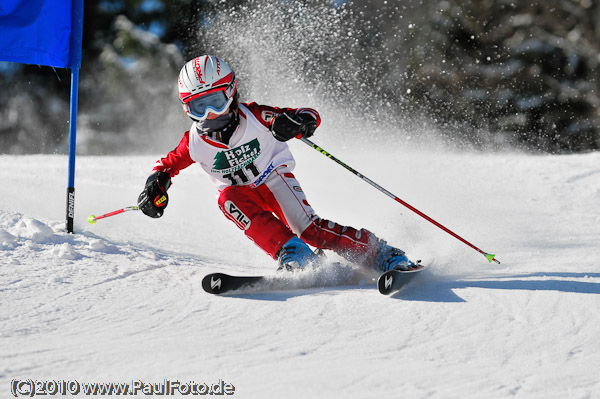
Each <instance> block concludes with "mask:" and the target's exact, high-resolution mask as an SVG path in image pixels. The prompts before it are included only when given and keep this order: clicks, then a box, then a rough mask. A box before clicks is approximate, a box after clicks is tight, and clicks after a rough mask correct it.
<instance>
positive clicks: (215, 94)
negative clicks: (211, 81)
mask: <svg viewBox="0 0 600 399" xmlns="http://www.w3.org/2000/svg"><path fill="white" fill-rule="evenodd" d="M231 101H232V99H231V98H227V96H226V95H225V88H222V89H217V90H215V91H210V92H208V93H202V94H199V95H197V96H192V97H190V99H189V100H185V101H184V104H186V105H187V108H188V112H189V113H190V114H192V115H194V116H195V117H196V118H199V119H201V120H204V119H206V117H207V116H208V113H209V112H212V113H214V114H216V115H221V114H223V113H225V111H226V110H227V108H229V105H230V104H231Z"/></svg>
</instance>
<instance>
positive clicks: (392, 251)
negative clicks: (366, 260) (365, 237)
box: [373, 240, 418, 272]
mask: <svg viewBox="0 0 600 399" xmlns="http://www.w3.org/2000/svg"><path fill="white" fill-rule="evenodd" d="M417 266H418V265H417V264H416V263H415V262H413V261H411V260H409V259H408V258H407V257H406V255H405V254H404V251H402V250H400V249H398V248H394V247H392V246H390V245H388V244H387V242H386V241H384V240H379V242H378V243H377V254H376V255H375V262H374V264H373V269H375V270H377V271H381V272H387V271H388V270H394V269H398V270H410V269H412V268H414V267H417Z"/></svg>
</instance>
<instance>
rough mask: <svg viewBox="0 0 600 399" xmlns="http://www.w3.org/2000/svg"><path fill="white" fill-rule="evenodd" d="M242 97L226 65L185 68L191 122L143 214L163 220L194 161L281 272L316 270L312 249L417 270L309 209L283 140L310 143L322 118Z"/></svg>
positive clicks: (203, 60) (182, 77) (155, 179)
mask: <svg viewBox="0 0 600 399" xmlns="http://www.w3.org/2000/svg"><path fill="white" fill-rule="evenodd" d="M238 98H239V94H238V91H237V79H236V77H235V74H234V73H233V71H232V70H231V68H230V67H229V66H228V65H227V64H226V63H225V62H224V61H223V60H221V59H219V58H217V57H214V56H210V55H204V56H201V57H197V58H195V59H193V60H191V61H189V62H187V63H186V64H185V65H184V66H183V68H182V69H181V72H180V73H179V99H180V100H181V103H182V105H183V109H184V111H185V113H186V114H187V115H188V116H189V117H190V118H191V119H192V120H193V121H194V122H193V123H192V126H191V128H190V130H189V131H188V132H185V134H184V135H183V138H182V139H181V141H180V143H179V145H178V146H177V147H176V148H175V149H174V150H173V151H171V152H169V153H168V154H167V156H166V157H164V158H161V159H160V160H158V161H157V162H156V164H155V166H154V169H153V170H152V172H153V173H152V174H151V175H150V176H149V177H148V179H147V181H146V185H145V187H144V191H143V192H142V193H141V194H140V196H139V198H138V205H139V207H140V209H141V210H142V212H143V213H144V214H146V215H148V216H150V217H153V218H158V217H161V216H162V215H163V212H164V210H165V208H166V207H167V204H168V196H167V190H168V189H169V186H170V185H171V178H172V177H174V176H175V175H177V174H178V173H179V172H180V171H181V170H182V169H185V168H187V167H188V166H190V165H191V164H193V163H195V162H197V163H199V164H200V166H201V167H202V168H203V169H204V171H205V172H206V173H208V175H209V176H210V178H211V180H212V181H213V182H214V183H215V184H216V185H217V189H218V190H219V199H218V203H219V208H220V209H221V211H222V212H223V213H224V214H225V216H226V217H227V218H228V219H229V220H231V221H232V222H233V223H235V225H236V226H237V227H239V228H240V229H241V230H243V231H244V233H245V234H246V236H247V237H248V238H250V239H251V240H252V241H254V243H255V244H256V245H258V246H259V247H260V248H261V249H262V250H264V251H265V252H266V253H267V254H269V256H271V257H272V258H273V259H276V260H277V261H278V264H279V269H278V270H290V271H292V270H295V269H299V268H304V267H306V266H307V265H316V264H318V263H319V257H318V256H317V255H316V254H315V253H314V252H313V251H312V250H311V249H310V247H309V246H308V245H307V244H309V245H311V246H313V247H315V248H321V249H331V250H333V251H334V252H336V253H337V254H339V255H341V256H342V257H344V258H346V259H347V260H349V261H350V262H353V263H356V264H359V265H362V266H364V267H367V268H374V269H375V270H378V271H387V270H391V269H396V268H397V269H402V270H408V269H410V268H413V267H415V266H416V265H415V264H414V263H413V262H411V261H410V260H408V258H407V257H406V256H405V255H404V252H403V251H401V250H399V249H397V248H394V247H391V246H389V245H387V243H386V241H384V240H382V239H379V238H377V237H376V236H375V235H374V234H373V233H371V232H370V231H368V230H366V229H360V230H357V229H355V228H353V227H348V226H341V225H339V224H337V223H334V222H332V221H329V220H325V219H321V218H320V217H319V216H317V214H316V213H315V211H314V210H313V209H312V207H311V206H310V205H309V203H308V201H307V200H306V196H305V194H304V192H303V191H302V188H301V187H300V183H298V180H296V178H295V177H294V175H293V174H292V170H293V169H294V165H295V161H294V158H293V157H292V154H291V152H290V149H289V147H288V145H287V143H286V141H288V140H290V139H292V138H294V137H298V138H299V137H302V136H303V137H310V136H312V135H313V133H314V132H315V129H316V128H317V127H318V126H319V124H320V123H321V118H320V116H319V114H318V113H317V111H315V110H314V109H311V108H277V107H271V106H266V105H258V104H256V103H254V102H250V103H239V102H238Z"/></svg>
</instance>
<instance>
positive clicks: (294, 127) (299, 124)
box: [271, 111, 317, 141]
mask: <svg viewBox="0 0 600 399" xmlns="http://www.w3.org/2000/svg"><path fill="white" fill-rule="evenodd" d="M316 129H317V121H316V120H315V118H313V117H312V116H310V115H307V114H294V113H293V112H291V111H285V112H284V113H282V114H280V115H278V116H276V117H275V119H273V124H272V125H271V133H272V134H273V137H275V138H276V139H277V140H279V141H288V140H290V139H293V138H294V137H306V138H308V137H310V136H312V135H313V134H314V133H315V130H316Z"/></svg>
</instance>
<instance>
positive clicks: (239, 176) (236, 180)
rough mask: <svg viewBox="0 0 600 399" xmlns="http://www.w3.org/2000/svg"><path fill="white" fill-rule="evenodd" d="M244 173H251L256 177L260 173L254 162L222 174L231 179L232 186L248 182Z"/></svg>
mask: <svg viewBox="0 0 600 399" xmlns="http://www.w3.org/2000/svg"><path fill="white" fill-rule="evenodd" d="M246 173H252V175H253V177H258V175H259V174H260V173H259V171H258V168H257V167H256V165H254V162H252V163H250V164H248V165H246V166H245V167H244V168H243V169H238V170H236V171H235V172H233V173H227V174H225V175H223V177H224V178H226V179H228V180H230V181H231V185H232V186H237V185H238V184H240V183H242V184H244V183H248V181H249V180H250V179H249V178H248V175H247V174H246Z"/></svg>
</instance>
